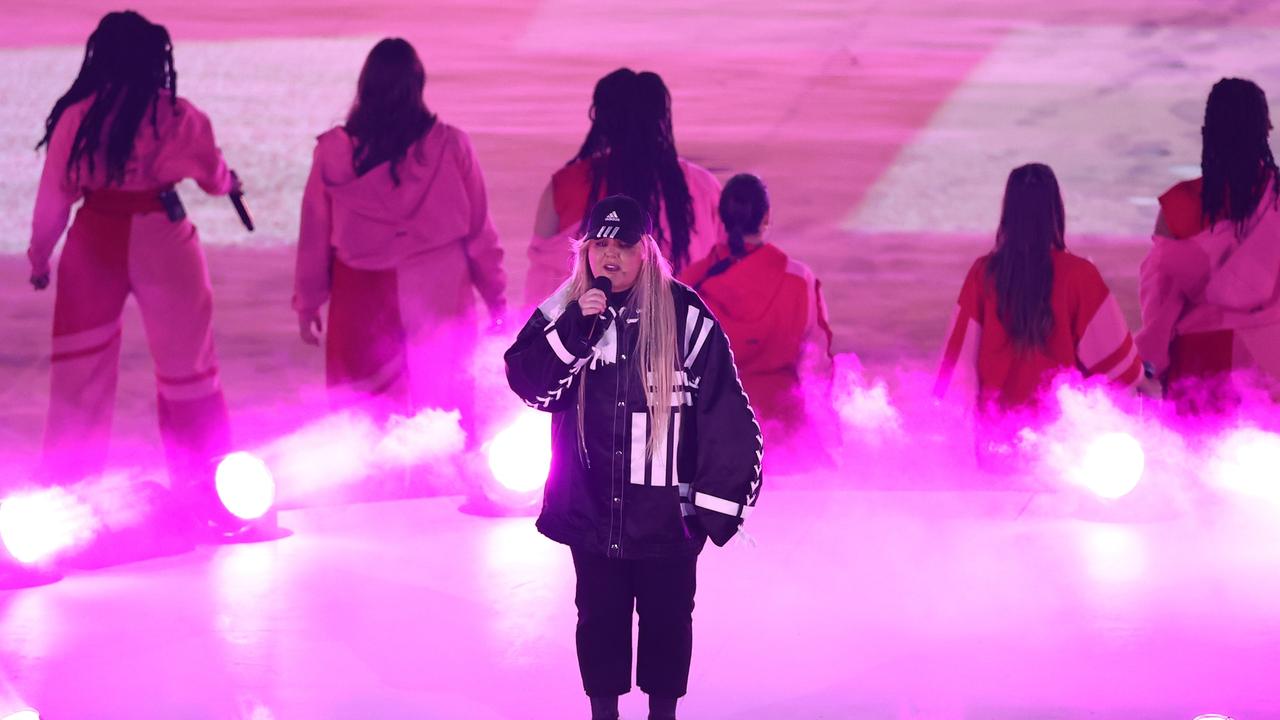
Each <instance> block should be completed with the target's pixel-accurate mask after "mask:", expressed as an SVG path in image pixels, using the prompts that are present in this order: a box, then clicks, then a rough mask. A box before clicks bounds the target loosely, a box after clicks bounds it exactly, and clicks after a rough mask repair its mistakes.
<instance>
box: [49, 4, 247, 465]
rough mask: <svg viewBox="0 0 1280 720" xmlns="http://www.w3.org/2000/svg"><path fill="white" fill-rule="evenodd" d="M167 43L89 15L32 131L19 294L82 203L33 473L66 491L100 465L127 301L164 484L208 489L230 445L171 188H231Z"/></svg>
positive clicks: (111, 18) (191, 252) (206, 315)
mask: <svg viewBox="0 0 1280 720" xmlns="http://www.w3.org/2000/svg"><path fill="white" fill-rule="evenodd" d="M177 79H178V75H177V71H176V70H175V69H174V64H173V49H172V45H171V42H170V39H169V33H168V31H167V30H166V29H165V28H164V26H162V25H156V24H154V23H151V22H149V21H148V20H147V19H146V18H144V17H143V16H141V15H139V14H138V13H135V12H113V13H109V14H107V15H106V16H104V17H103V18H102V21H101V22H100V23H99V24H98V27H97V29H96V30H94V32H93V34H92V35H90V36H89V41H88V44H87V46H86V48H85V55H84V62H83V64H82V65H81V67H80V73H79V75H78V76H77V77H76V79H75V82H74V83H72V85H71V88H70V89H69V90H67V92H66V93H65V94H63V96H62V97H61V98H59V99H58V102H57V103H56V104H54V106H53V110H52V111H51V112H50V113H49V117H48V119H47V120H46V121H45V135H44V137H43V138H42V139H41V140H40V143H39V145H38V146H37V147H39V146H46V147H47V154H46V156H45V163H44V172H43V174H42V175H41V178H40V186H39V194H38V195H37V197H36V203H35V212H34V219H33V221H32V232H31V245H30V249H29V250H28V252H27V256H28V258H29V259H30V261H31V282H32V284H33V285H34V286H35V288H36V289H37V290H39V289H43V288H44V287H46V286H47V285H48V283H49V273H50V256H51V255H52V252H53V249H54V247H55V245H56V244H57V242H58V238H59V237H60V236H61V235H62V231H63V229H64V228H66V226H67V218H68V217H69V215H70V212H71V208H72V206H73V205H75V203H76V202H77V201H79V200H81V199H83V200H84V203H83V204H82V205H81V206H80V208H79V210H77V211H76V214H75V220H74V221H73V222H72V223H71V228H70V230H69V231H68V232H67V242H66V246H65V248H64V249H63V251H62V256H61V259H60V261H59V263H58V277H57V283H56V285H55V300H54V317H53V357H52V368H51V387H50V402H49V415H48V421H47V424H46V427H45V438H44V451H45V459H46V464H47V466H48V469H49V471H50V472H51V473H52V476H53V479H55V480H58V481H73V480H75V479H77V478H79V477H83V476H84V475H87V474H92V473H96V472H98V471H100V470H101V469H102V467H103V464H104V463H105V459H106V454H107V445H108V440H109V437H110V432H111V421H112V412H113V409H114V404H115V394H116V380H117V377H118V375H119V359H120V332H121V312H122V310H123V308H124V302H125V299H126V298H127V297H128V296H129V295H131V294H132V295H133V296H134V298H136V299H137V302H138V307H139V309H140V310H141V311H142V320H143V324H144V325H145V327H146V332H147V341H148V344H149V346H150V348H151V356H152V359H153V360H154V361H155V373H156V386H157V390H158V399H157V403H158V409H159V416H160V417H159V419H160V431H161V436H162V437H163V439H164V444H165V449H166V451H167V452H166V454H167V456H168V460H169V465H170V473H171V475H172V479H173V481H174V482H175V485H176V486H179V487H181V486H182V485H184V484H190V483H198V482H201V481H203V480H207V476H208V470H209V464H210V461H211V460H212V459H213V458H214V457H215V456H216V455H218V454H220V453H223V452H225V451H226V450H227V449H228V446H229V444H230V437H229V436H230V432H229V423H228V418H227V408H226V403H225V401H224V399H223V395H222V388H221V385H220V382H219V378H218V362H217V358H216V356H215V354H214V346H213V333H212V315H213V297H212V294H211V292H210V288H209V276H208V272H207V271H206V268H205V259H204V254H203V252H202V251H201V249H200V241H199V236H198V234H197V232H196V228H195V226H194V225H192V224H191V222H190V221H189V220H187V219H186V218H185V213H184V212H183V209H182V205H181V202H180V201H179V200H178V197H177V195H176V193H174V191H173V187H174V184H175V183H177V182H178V181H180V180H183V179H184V178H191V179H194V180H195V181H196V183H197V184H199V186H200V188H201V189H202V190H204V191H205V192H207V193H210V194H213V195H225V194H227V193H228V192H230V191H232V190H234V189H236V188H237V181H236V179H235V177H234V175H233V174H232V173H231V172H230V171H229V170H228V169H227V165H226V163H225V162H224V161H223V158H222V153H221V152H220V151H219V149H218V146H217V144H216V143H215V142H214V137H213V128H212V126H211V125H210V123H209V118H208V117H206V116H205V114H204V113H202V112H201V111H200V110H199V109H198V108H197V107H196V106H195V105H193V104H192V103H191V102H190V101H188V100H186V99H184V98H182V97H179V95H178V92H177Z"/></svg>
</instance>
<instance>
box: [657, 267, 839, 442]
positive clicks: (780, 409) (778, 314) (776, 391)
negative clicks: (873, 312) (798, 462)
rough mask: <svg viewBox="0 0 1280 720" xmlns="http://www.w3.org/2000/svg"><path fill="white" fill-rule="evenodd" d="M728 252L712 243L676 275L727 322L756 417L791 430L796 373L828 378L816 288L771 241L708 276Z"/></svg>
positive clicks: (800, 411) (827, 333) (797, 418)
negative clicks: (704, 252)
mask: <svg viewBox="0 0 1280 720" xmlns="http://www.w3.org/2000/svg"><path fill="white" fill-rule="evenodd" d="M730 257H731V253H730V252H729V247H728V245H725V244H720V245H716V246H715V247H714V248H712V250H711V253H710V254H709V255H707V257H705V258H703V259H702V260H699V261H697V262H695V263H693V264H692V265H690V266H689V267H688V268H686V269H685V270H684V271H683V272H682V273H680V278H679V279H680V281H681V282H684V283H686V284H688V285H689V286H690V287H692V288H693V289H694V290H697V291H698V294H699V295H701V296H702V299H703V302H705V303H706V304H707V307H708V308H709V309H710V310H711V312H712V313H714V314H715V316H716V319H717V320H719V321H720V324H721V325H722V326H723V327H724V332H725V334H726V335H727V336H728V338H729V343H730V345H731V346H732V348H733V359H734V364H735V365H736V366H737V368H738V375H739V376H740V377H741V379H742V385H743V388H744V389H746V391H747V396H748V397H749V398H750V399H751V405H752V406H753V408H754V409H755V411H756V414H757V415H759V416H760V417H761V419H762V420H764V421H765V422H766V423H768V422H769V421H774V422H780V423H782V424H783V425H785V426H788V427H794V426H795V425H797V424H799V423H800V422H801V421H803V419H804V403H803V396H802V394H801V392H800V382H801V378H802V377H809V376H813V375H817V376H819V377H824V378H825V377H827V376H828V375H829V373H830V368H831V328H830V325H829V324H828V322H827V308H826V305H825V303H824V302H823V300H822V289H821V285H820V284H819V283H818V280H817V279H816V278H815V277H814V275H813V272H812V271H810V270H809V268H808V267H807V266H805V265H804V263H801V262H798V261H796V260H792V259H791V258H789V257H787V254H786V253H784V252H783V251H782V250H779V249H778V248H777V247H776V246H774V245H770V244H768V243H765V244H763V245H760V246H758V247H755V248H752V249H751V250H750V251H749V252H748V253H747V255H746V256H745V257H742V258H738V259H737V260H733V261H732V263H731V264H730V265H729V267H728V269H727V270H725V271H724V272H721V273H719V274H717V275H714V276H712V277H707V274H708V272H709V271H710V269H711V268H712V267H713V266H715V265H716V264H717V263H720V262H721V261H724V260H726V259H728V258H730Z"/></svg>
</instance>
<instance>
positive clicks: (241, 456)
mask: <svg viewBox="0 0 1280 720" xmlns="http://www.w3.org/2000/svg"><path fill="white" fill-rule="evenodd" d="M214 485H215V486H216V487H217V490H218V500H219V501H221V502H222V506H223V507H224V508H226V510H227V512H229V513H231V514H232V515H234V516H235V517H237V518H239V519H240V520H244V521H247V522H252V521H254V520H257V519H259V518H261V517H262V516H263V515H266V514H267V512H268V511H270V510H271V506H272V505H274V504H275V501H276V483H275V480H274V479H273V478H272V476H271V470H269V469H268V468H267V464H266V463H264V462H263V461H262V460H260V459H259V458H258V457H256V456H254V455H252V454H250V453H247V452H234V453H231V454H230V455H228V456H226V457H224V458H223V459H222V461H221V462H219V463H218V469H217V471H216V472H215V473H214Z"/></svg>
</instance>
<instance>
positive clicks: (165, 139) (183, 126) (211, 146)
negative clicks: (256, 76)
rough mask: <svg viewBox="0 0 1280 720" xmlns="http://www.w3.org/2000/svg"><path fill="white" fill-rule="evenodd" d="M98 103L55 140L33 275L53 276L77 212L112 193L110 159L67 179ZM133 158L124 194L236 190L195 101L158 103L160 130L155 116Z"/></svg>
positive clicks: (38, 219) (37, 224) (70, 117)
mask: <svg viewBox="0 0 1280 720" xmlns="http://www.w3.org/2000/svg"><path fill="white" fill-rule="evenodd" d="M92 101H93V99H92V98H86V99H84V100H81V101H80V102H78V103H76V104H74V105H71V106H70V107H68V108H67V109H66V111H64V112H63V113H62V117H60V118H58V124H57V126H56V127H55V128H54V130H53V136H52V137H50V138H49V149H48V153H47V154H46V155H45V160H44V171H43V173H41V175H40V186H39V191H38V192H37V194H36V206H35V212H34V213H33V215H32V219H31V245H30V248H29V249H28V250H27V257H28V259H30V260H31V271H32V274H35V275H40V274H43V273H46V272H48V271H49V257H50V256H51V255H52V254H53V248H54V246H56V245H57V244H58V238H60V237H61V236H62V231H63V230H65V229H66V227H67V218H68V217H69V216H70V215H71V207H72V206H73V205H75V203H76V201H78V200H79V199H80V198H81V197H83V196H84V194H85V192H86V191H88V190H95V189H99V188H103V187H106V185H107V182H106V177H105V176H106V168H105V167H103V164H104V158H103V157H101V156H99V157H97V158H95V163H94V165H95V167H94V172H93V173H90V172H89V171H88V167H87V165H86V164H85V163H83V162H82V163H80V172H78V173H77V172H74V171H73V172H72V173H71V174H70V176H68V173H67V159H68V158H70V157H71V144H72V142H73V141H74V140H75V136H76V131H77V130H79V129H80V121H81V120H82V119H83V118H84V114H85V112H86V111H87V110H88V109H89V105H90V103H92ZM133 142H134V144H133V156H132V157H130V158H129V162H128V163H127V164H126V165H125V173H124V182H123V183H122V184H121V185H118V186H114V187H115V189H119V190H160V189H162V188H165V187H168V186H170V185H173V184H174V183H177V182H178V181H180V180H183V179H185V178H191V179H193V180H195V181H196V182H197V183H198V184H199V185H200V188H201V189H203V190H204V191H205V192H207V193H209V194H211V195H222V194H225V193H227V192H229V191H230V190H231V173H230V171H229V170H227V164H226V162H225V161H223V159H222V151H221V150H219V149H218V144H217V143H216V142H214V139H213V126H212V125H211V124H210V123H209V118H208V117H207V116H206V115H205V114H204V113H203V112H201V111H200V110H199V108H197V107H196V106H195V105H193V104H192V103H191V102H190V101H188V100H185V99H183V98H178V101H177V103H176V104H171V103H170V102H169V95H168V94H167V93H165V94H162V95H161V97H160V99H159V101H158V102H157V103H156V129H155V131H154V132H153V130H152V127H151V113H150V112H148V113H147V114H146V115H145V117H144V118H143V121H142V125H141V126H139V128H138V134H137V136H136V137H135V138H134V141H133Z"/></svg>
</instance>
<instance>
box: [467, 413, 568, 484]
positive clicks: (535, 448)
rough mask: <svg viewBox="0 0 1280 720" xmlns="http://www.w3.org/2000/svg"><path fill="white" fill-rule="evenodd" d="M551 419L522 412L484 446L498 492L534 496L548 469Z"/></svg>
mask: <svg viewBox="0 0 1280 720" xmlns="http://www.w3.org/2000/svg"><path fill="white" fill-rule="evenodd" d="M550 436H551V416H550V415H548V414H547V413H540V412H537V411H535V410H526V411H524V412H522V413H521V414H520V415H518V416H517V417H516V419H515V421H514V422H512V423H511V424H510V425H508V426H507V427H506V428H504V429H503V430H501V431H500V432H499V433H498V434H497V435H495V436H494V437H493V439H492V440H490V441H489V442H488V443H487V444H486V445H485V448H484V450H485V456H486V458H487V459H488V463H489V470H490V472H492V473H493V479H494V480H495V481H496V482H497V484H498V486H499V488H500V489H501V491H502V492H503V493H505V494H507V495H513V496H517V497H521V496H529V495H534V494H536V493H537V492H538V491H540V490H541V489H542V486H543V484H544V483H546V481H547V472H548V470H549V469H550V468H551V443H550V442H548V438H549V437H550Z"/></svg>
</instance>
